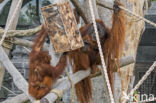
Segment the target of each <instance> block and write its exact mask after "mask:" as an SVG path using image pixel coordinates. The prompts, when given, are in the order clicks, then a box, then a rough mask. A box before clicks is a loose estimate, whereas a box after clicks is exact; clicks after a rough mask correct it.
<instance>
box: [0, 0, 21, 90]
mask: <svg viewBox="0 0 156 103" xmlns="http://www.w3.org/2000/svg"><path fill="white" fill-rule="evenodd" d="M18 1H19V0H12V4H11V7H10V12H9V16H8V18H7V23H6V26H7V25H8V22H9V20H10V18H11V17H12V14H13V12H14V10H15V8H16V4H17V2H18ZM22 2H23V0H22ZM22 2H21V4H20V6H19V8H18V10H17V12H18V13H17V14H16V17H15V19H14V20H13V21H14V22H13V23H12V25H11V26H10V27H9V30H15V29H16V26H17V22H18V17H19V13H20V10H21V6H22ZM4 50H5V52H6V53H7V55H8V54H9V52H10V50H9V49H4ZM4 74H5V68H4V66H3V65H2V63H0V88H1V86H2V82H3V77H4Z"/></svg>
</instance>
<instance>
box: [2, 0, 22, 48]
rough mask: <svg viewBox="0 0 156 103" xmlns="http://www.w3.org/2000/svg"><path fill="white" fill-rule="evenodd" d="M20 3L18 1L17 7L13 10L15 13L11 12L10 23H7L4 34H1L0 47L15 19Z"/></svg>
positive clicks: (20, 0)
mask: <svg viewBox="0 0 156 103" xmlns="http://www.w3.org/2000/svg"><path fill="white" fill-rule="evenodd" d="M21 2H22V0H19V1H18V3H17V6H16V8H15V11H14V12H13V14H12V17H11V19H10V21H9V22H8V25H7V26H6V28H5V30H4V34H3V36H2V39H1V41H0V46H1V45H2V43H3V41H4V39H5V37H6V34H7V33H8V30H9V28H10V26H11V25H12V22H13V21H14V19H15V17H16V14H17V10H18V8H19V6H20V4H21Z"/></svg>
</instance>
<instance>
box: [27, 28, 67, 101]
mask: <svg viewBox="0 0 156 103" xmlns="http://www.w3.org/2000/svg"><path fill="white" fill-rule="evenodd" d="M47 35H48V30H47V29H46V27H45V26H42V30H41V31H40V32H39V33H38V35H37V37H36V39H35V41H34V45H33V48H32V51H31V52H30V56H29V63H30V64H29V68H30V70H29V93H30V95H31V96H32V97H34V98H35V99H41V98H42V97H43V96H45V95H46V94H47V93H49V92H50V90H51V88H52V84H53V83H54V82H55V80H56V79H57V78H58V77H59V76H60V75H61V74H62V73H63V70H64V67H65V66H66V57H65V55H63V56H62V57H61V59H60V61H59V63H58V64H57V65H56V67H53V66H51V65H50V60H51V57H50V56H49V55H48V52H47V51H41V48H42V46H43V43H44V41H45V38H46V37H47Z"/></svg>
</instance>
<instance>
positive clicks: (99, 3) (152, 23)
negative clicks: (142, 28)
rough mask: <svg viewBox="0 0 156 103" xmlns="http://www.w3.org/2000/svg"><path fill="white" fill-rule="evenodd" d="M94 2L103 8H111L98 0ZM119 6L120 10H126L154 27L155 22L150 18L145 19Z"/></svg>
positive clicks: (155, 25)
mask: <svg viewBox="0 0 156 103" xmlns="http://www.w3.org/2000/svg"><path fill="white" fill-rule="evenodd" d="M96 2H97V4H98V5H100V6H102V7H104V8H107V9H110V10H113V9H112V8H110V7H108V6H106V5H105V4H104V3H102V2H99V1H98V0H97V1H96ZM119 8H120V9H122V10H124V11H126V13H127V12H128V13H130V14H131V15H133V16H135V17H137V18H138V19H139V20H143V21H145V22H147V23H149V24H150V25H153V26H154V27H156V23H154V22H152V21H150V20H148V19H145V18H144V17H142V16H140V15H137V14H135V13H133V12H132V11H130V10H128V9H126V8H125V7H123V6H119Z"/></svg>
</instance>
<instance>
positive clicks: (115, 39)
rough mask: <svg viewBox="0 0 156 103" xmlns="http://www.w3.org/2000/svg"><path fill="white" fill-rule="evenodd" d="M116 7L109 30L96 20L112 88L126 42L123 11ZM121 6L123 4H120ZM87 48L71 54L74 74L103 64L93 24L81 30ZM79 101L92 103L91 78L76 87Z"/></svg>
mask: <svg viewBox="0 0 156 103" xmlns="http://www.w3.org/2000/svg"><path fill="white" fill-rule="evenodd" d="M117 5H118V3H115V5H114V14H113V17H112V18H113V24H112V28H111V29H109V28H108V27H106V26H105V24H104V23H103V21H102V20H96V23H97V28H98V32H99V37H100V41H101V45H102V50H103V53H104V57H105V62H106V64H107V68H108V75H109V79H110V83H111V86H113V80H114V78H113V72H116V71H117V70H118V69H119V68H117V67H118V66H119V57H120V55H121V53H122V51H123V46H124V40H125V17H124V13H123V11H122V10H120V9H119V8H118V6H117ZM120 5H121V4H120ZM80 32H81V34H82V38H83V40H84V43H85V46H84V47H83V48H81V49H78V50H75V51H72V52H70V54H69V56H70V59H71V60H73V61H74V65H73V68H74V70H73V71H74V72H77V71H79V70H87V69H89V68H91V70H92V71H96V70H95V69H97V68H98V67H97V65H99V64H101V59H100V56H99V51H98V46H97V42H96V38H95V33H94V27H93V24H92V23H91V24H87V25H85V26H83V27H81V28H80ZM75 88H76V94H77V97H78V100H79V101H80V102H81V103H90V100H91V99H92V85H91V80H90V77H87V78H85V79H84V80H82V81H80V82H79V83H77V84H76V85H75Z"/></svg>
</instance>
